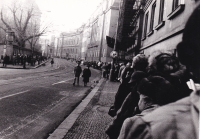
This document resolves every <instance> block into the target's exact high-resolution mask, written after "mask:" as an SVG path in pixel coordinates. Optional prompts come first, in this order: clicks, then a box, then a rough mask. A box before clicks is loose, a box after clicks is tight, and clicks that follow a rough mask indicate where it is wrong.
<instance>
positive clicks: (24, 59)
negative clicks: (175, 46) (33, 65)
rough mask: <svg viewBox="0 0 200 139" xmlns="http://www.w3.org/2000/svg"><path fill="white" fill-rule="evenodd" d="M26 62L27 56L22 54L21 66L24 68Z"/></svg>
mask: <svg viewBox="0 0 200 139" xmlns="http://www.w3.org/2000/svg"><path fill="white" fill-rule="evenodd" d="M26 62H27V56H26V55H24V56H23V68H24V69H25V68H26Z"/></svg>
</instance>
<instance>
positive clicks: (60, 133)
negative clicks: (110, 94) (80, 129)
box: [47, 78, 104, 139]
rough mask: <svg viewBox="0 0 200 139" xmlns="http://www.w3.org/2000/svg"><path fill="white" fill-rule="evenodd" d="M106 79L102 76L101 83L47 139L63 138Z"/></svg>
mask: <svg viewBox="0 0 200 139" xmlns="http://www.w3.org/2000/svg"><path fill="white" fill-rule="evenodd" d="M103 81H104V79H103V78H101V79H100V81H99V83H98V84H97V85H96V86H95V87H94V89H92V91H91V92H90V93H89V95H88V96H87V97H86V98H85V99H83V100H82V102H81V103H80V104H79V105H78V106H77V107H76V108H75V109H74V110H73V111H72V113H71V114H70V115H69V116H68V117H67V118H66V119H65V120H64V121H63V122H62V123H61V124H60V125H59V126H58V128H57V129H56V130H55V131H54V132H53V133H52V134H50V136H49V137H48V138H47V139H63V138H64V137H65V135H66V134H67V132H68V131H69V129H70V128H71V127H72V126H73V125H74V123H75V122H76V120H77V118H78V117H79V115H80V114H81V112H82V111H83V110H84V109H85V108H86V106H87V105H88V104H89V102H90V100H91V99H92V98H93V97H94V95H95V94H96V93H97V91H98V90H99V88H100V86H101V85H102V83H103Z"/></svg>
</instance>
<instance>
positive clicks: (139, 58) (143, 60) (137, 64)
mask: <svg viewBox="0 0 200 139" xmlns="http://www.w3.org/2000/svg"><path fill="white" fill-rule="evenodd" d="M132 64H133V68H134V69H135V70H140V71H146V68H147V66H148V59H147V57H146V56H145V55H144V54H138V55H136V56H135V57H133V61H132Z"/></svg>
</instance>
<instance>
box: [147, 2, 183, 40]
mask: <svg viewBox="0 0 200 139" xmlns="http://www.w3.org/2000/svg"><path fill="white" fill-rule="evenodd" d="M165 2H168V1H165V0H160V6H159V7H158V8H159V17H158V27H159V28H160V27H162V25H164V24H163V16H164V8H165ZM181 4H184V0H173V1H172V13H173V12H175V11H176V9H177V8H178V7H179V6H180V5H181ZM156 7H157V6H156V1H155V2H154V3H153V4H152V7H151V13H149V11H148V12H146V14H145V16H144V28H143V29H144V30H143V39H145V37H146V35H147V36H149V35H151V34H152V33H153V28H154V22H155V21H154V20H155V11H156ZM149 17H150V24H149V25H148V20H149ZM169 19H170V18H169ZM148 27H149V29H148ZM158 27H157V28H156V29H159V28H158ZM147 31H148V33H147Z"/></svg>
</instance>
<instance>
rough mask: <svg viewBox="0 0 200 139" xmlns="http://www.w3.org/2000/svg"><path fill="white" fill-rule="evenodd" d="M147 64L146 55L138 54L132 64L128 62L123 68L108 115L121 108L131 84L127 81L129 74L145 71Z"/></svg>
mask: <svg viewBox="0 0 200 139" xmlns="http://www.w3.org/2000/svg"><path fill="white" fill-rule="evenodd" d="M147 65H148V61H147V57H146V56H145V55H144V54H138V55H137V56H135V57H134V58H133V61H132V66H131V63H130V62H128V63H127V66H126V67H125V68H124V69H123V71H122V75H121V78H120V82H121V84H120V86H119V89H118V91H117V93H116V95H115V101H114V104H113V106H111V107H110V110H109V113H108V114H109V115H110V116H112V117H114V116H115V115H116V113H117V111H118V110H119V109H120V108H121V106H122V104H123V102H124V100H125V98H126V97H127V95H128V94H129V93H130V92H131V89H132V88H131V86H130V84H129V83H128V82H129V81H130V79H131V75H132V74H133V72H135V71H145V70H146V67H147Z"/></svg>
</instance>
